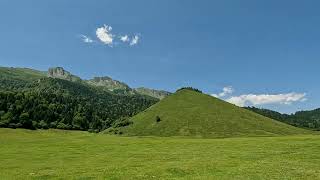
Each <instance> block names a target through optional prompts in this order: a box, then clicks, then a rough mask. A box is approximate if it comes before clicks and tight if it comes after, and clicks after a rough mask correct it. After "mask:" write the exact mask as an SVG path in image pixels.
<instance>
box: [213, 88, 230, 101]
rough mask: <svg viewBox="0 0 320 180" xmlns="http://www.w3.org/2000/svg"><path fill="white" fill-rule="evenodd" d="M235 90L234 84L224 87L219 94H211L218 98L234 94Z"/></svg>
mask: <svg viewBox="0 0 320 180" xmlns="http://www.w3.org/2000/svg"><path fill="white" fill-rule="evenodd" d="M233 91H234V90H233V88H232V86H227V87H224V88H223V89H222V92H221V93H219V94H211V95H212V96H214V97H217V98H221V97H224V96H226V95H229V94H232V93H233Z"/></svg>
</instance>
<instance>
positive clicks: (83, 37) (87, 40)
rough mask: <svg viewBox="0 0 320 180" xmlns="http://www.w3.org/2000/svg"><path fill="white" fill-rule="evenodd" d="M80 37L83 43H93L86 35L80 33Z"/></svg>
mask: <svg viewBox="0 0 320 180" xmlns="http://www.w3.org/2000/svg"><path fill="white" fill-rule="evenodd" d="M80 37H81V39H82V41H83V42H85V43H93V40H92V39H91V38H90V37H88V36H86V35H83V34H81V35H80Z"/></svg>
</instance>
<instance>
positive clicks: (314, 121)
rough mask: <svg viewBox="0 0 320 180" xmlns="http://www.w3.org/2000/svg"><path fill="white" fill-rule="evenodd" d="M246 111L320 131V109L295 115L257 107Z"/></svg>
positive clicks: (299, 112)
mask: <svg viewBox="0 0 320 180" xmlns="http://www.w3.org/2000/svg"><path fill="white" fill-rule="evenodd" d="M246 109H248V110H251V111H253V112H255V113H258V114H261V115H263V116H266V117H269V118H272V119H275V120H278V121H281V122H284V123H287V124H291V125H293V126H296V127H302V128H310V129H313V130H320V109H314V110H310V111H298V112H296V113H294V114H282V113H279V112H276V111H272V110H269V109H260V108H256V107H246Z"/></svg>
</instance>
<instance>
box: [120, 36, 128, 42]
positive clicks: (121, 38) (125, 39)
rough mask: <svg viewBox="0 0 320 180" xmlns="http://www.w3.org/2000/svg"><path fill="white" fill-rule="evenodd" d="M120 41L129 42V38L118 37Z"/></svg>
mask: <svg viewBox="0 0 320 180" xmlns="http://www.w3.org/2000/svg"><path fill="white" fill-rule="evenodd" d="M120 40H121V41H122V42H129V41H130V38H129V36H128V35H124V36H120Z"/></svg>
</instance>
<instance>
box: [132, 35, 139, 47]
mask: <svg viewBox="0 0 320 180" xmlns="http://www.w3.org/2000/svg"><path fill="white" fill-rule="evenodd" d="M138 42H139V36H138V35H135V36H134V37H133V38H132V39H131V42H130V46H134V45H136V44H138Z"/></svg>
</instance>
